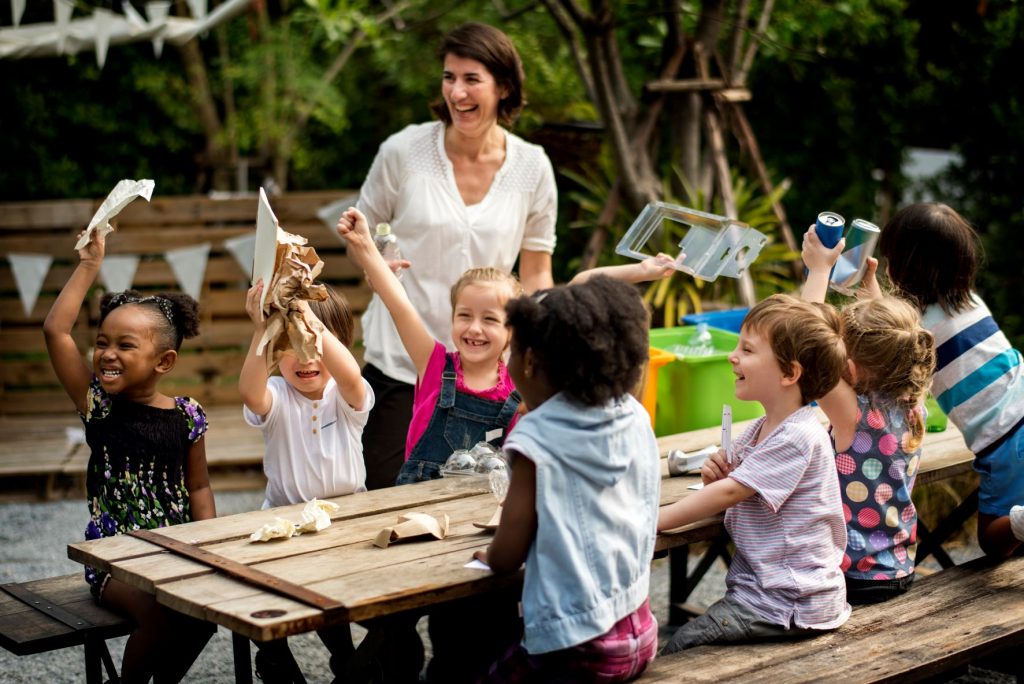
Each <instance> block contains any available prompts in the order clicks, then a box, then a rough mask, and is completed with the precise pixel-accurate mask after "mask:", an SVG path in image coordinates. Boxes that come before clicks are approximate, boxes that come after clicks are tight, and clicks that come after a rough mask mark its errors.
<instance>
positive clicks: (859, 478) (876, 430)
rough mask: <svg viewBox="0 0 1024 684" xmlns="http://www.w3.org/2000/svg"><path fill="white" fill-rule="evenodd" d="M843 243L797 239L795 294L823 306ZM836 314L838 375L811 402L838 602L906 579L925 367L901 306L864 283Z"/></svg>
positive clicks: (929, 349)
mask: <svg viewBox="0 0 1024 684" xmlns="http://www.w3.org/2000/svg"><path fill="white" fill-rule="evenodd" d="M844 246H845V243H844V242H843V241H840V243H839V244H838V245H836V247H835V248H834V249H828V248H826V247H825V246H824V245H822V244H821V240H819V239H818V236H817V234H816V233H815V230H814V227H813V226H812V227H811V228H810V229H809V230H808V231H807V234H806V235H805V236H804V247H803V257H804V263H805V264H806V266H807V269H808V275H807V282H806V284H805V285H804V288H803V298H804V299H805V300H807V301H812V302H824V300H825V293H826V290H827V288H828V279H829V273H830V272H831V269H832V267H833V265H834V264H835V262H836V260H837V259H838V258H839V255H840V254H841V253H842V250H843V248H844ZM862 295H864V298H862V299H860V300H859V301H857V302H855V303H852V304H850V305H848V306H847V307H846V308H844V309H843V310H842V314H841V316H842V319H843V339H844V341H845V343H846V352H847V358H848V361H847V364H848V367H847V372H846V373H845V374H844V378H843V379H841V380H840V381H839V383H838V384H837V385H836V387H835V388H834V389H833V390H832V391H831V392H829V393H828V394H826V395H825V396H824V397H822V398H821V399H819V400H818V405H819V406H820V407H821V408H822V410H823V411H824V412H825V415H827V416H828V418H829V422H830V423H831V424H832V428H831V430H832V442H833V445H834V446H835V452H836V461H835V462H836V470H837V471H838V473H839V484H840V491H841V492H842V495H843V512H844V514H845V516H846V526H847V537H848V539H847V548H846V554H845V555H844V557H843V571H844V572H845V574H846V595H847V600H848V601H849V602H850V603H852V604H863V603H877V602H880V601H884V600H886V599H889V598H892V597H893V596H896V595H898V594H901V593H903V592H904V591H906V590H907V588H908V587H909V586H910V583H911V582H912V581H913V579H914V555H915V552H916V547H917V510H916V509H915V508H914V502H913V501H912V500H911V494H912V492H913V489H914V479H915V477H916V476H917V470H918V466H919V464H920V460H921V441H922V439H923V438H924V430H925V424H924V411H923V402H924V396H925V394H926V393H927V391H928V386H929V384H931V375H932V370H933V369H934V367H935V346H934V340H933V338H932V334H931V333H930V332H928V331H927V330H925V329H923V328H922V327H921V325H920V315H919V314H918V313H917V311H916V310H915V309H914V307H913V306H911V305H910V304H909V303H908V302H906V301H904V300H902V299H898V298H896V297H887V296H881V294H880V293H879V292H877V289H876V288H874V287H872V286H870V285H869V286H868V287H865V288H864V289H863V290H862Z"/></svg>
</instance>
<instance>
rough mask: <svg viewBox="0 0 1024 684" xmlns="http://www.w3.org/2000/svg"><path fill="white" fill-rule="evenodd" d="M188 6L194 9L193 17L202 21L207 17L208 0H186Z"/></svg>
mask: <svg viewBox="0 0 1024 684" xmlns="http://www.w3.org/2000/svg"><path fill="white" fill-rule="evenodd" d="M186 1H187V2H188V8H189V9H190V10H192V18H193V19H195V20H196V21H202V20H203V19H205V18H206V0H186Z"/></svg>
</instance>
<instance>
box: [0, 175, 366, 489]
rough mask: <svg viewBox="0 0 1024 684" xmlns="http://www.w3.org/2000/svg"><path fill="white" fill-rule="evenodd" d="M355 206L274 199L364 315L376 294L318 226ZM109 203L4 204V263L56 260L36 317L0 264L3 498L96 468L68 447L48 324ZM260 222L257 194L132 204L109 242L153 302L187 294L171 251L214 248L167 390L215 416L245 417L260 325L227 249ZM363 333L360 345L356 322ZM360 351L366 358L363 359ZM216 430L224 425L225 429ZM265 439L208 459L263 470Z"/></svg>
mask: <svg viewBox="0 0 1024 684" xmlns="http://www.w3.org/2000/svg"><path fill="white" fill-rule="evenodd" d="M157 190H158V191H159V188H158V189H157ZM354 195H355V192H354V191H346V190H337V191H325V192H306V193H291V194H287V195H282V196H279V197H274V198H272V199H271V203H272V205H273V207H274V210H275V212H276V214H277V217H278V219H279V221H280V223H281V226H282V227H283V228H284V229H285V230H288V231H290V232H293V233H297V234H299V235H302V236H304V237H306V238H307V239H309V241H310V244H312V245H313V246H314V247H315V248H316V250H317V253H318V254H319V255H320V257H321V258H322V259H323V261H324V265H325V268H324V271H323V274H322V275H321V279H322V280H324V281H325V282H328V283H330V284H331V285H333V286H335V287H336V289H338V290H339V291H340V292H341V293H342V294H343V295H344V296H345V297H346V298H347V299H348V302H349V305H350V306H351V308H352V310H353V312H354V313H355V314H357V315H358V314H359V313H361V312H362V311H363V310H364V309H365V308H366V305H367V304H368V303H369V299H370V294H371V293H370V290H369V288H368V287H367V286H366V284H365V283H364V282H363V277H362V272H361V270H360V269H358V268H357V267H356V266H354V265H353V264H352V263H351V261H350V260H349V259H348V258H347V257H346V256H345V250H344V246H343V244H342V242H341V240H340V239H339V238H338V236H337V235H336V234H335V233H334V231H333V230H332V229H330V228H328V227H327V226H325V225H324V224H323V222H322V221H320V219H318V218H317V216H316V212H317V211H318V210H319V209H321V208H322V207H323V206H325V205H327V204H329V203H331V202H334V201H337V200H339V199H341V198H344V197H352V196H354ZM101 201H102V198H97V199H91V200H60V201H52V202H26V203H6V204H0V257H6V255H7V254H10V253H12V252H13V253H34V254H49V255H51V256H52V257H53V259H54V261H53V264H52V266H51V267H50V270H49V272H48V274H47V276H46V279H45V281H44V283H43V288H42V292H41V293H40V296H39V298H38V300H37V301H36V304H35V306H34V307H33V310H32V311H31V312H30V313H29V314H28V315H26V314H25V312H24V310H23V309H22V305H21V302H20V299H19V297H18V292H17V288H16V286H15V282H14V277H13V274H12V272H11V268H10V264H9V262H8V260H7V259H6V258H0V423H3V425H2V426H0V427H2V428H3V429H0V490H2V489H8V488H9V485H10V484H11V483H14V482H15V479H14V478H18V479H20V481H21V482H20V486H21V487H22V488H23V487H24V486H25V484H26V483H27V482H28V480H29V479H30V478H33V477H34V478H36V484H39V481H40V480H41V481H42V482H41V485H39V489H40V490H42V492H43V493H44V495H45V494H46V493H51V495H52V489H53V483H54V481H55V480H57V479H59V478H61V477H62V476H64V475H72V476H74V475H76V474H80V473H81V472H83V470H82V469H83V467H84V460H87V458H88V450H87V449H84V448H75V446H74V445H73V444H69V443H68V441H67V438H66V437H65V434H64V430H63V427H64V426H65V425H67V426H74V427H79V428H80V427H81V423H80V422H78V421H77V418H76V416H75V413H74V408H73V406H72V403H71V401H70V400H69V399H68V397H67V396H66V395H65V394H64V391H63V389H62V388H61V387H60V385H59V383H58V382H57V378H56V375H55V374H54V372H53V369H52V368H51V366H50V362H49V359H48V357H47V354H46V347H45V343H44V340H43V335H42V322H43V319H44V318H45V317H46V314H47V312H48V311H49V309H50V306H51V305H52V304H53V301H54V299H55V298H56V296H57V294H58V293H59V291H60V289H61V288H62V287H63V285H64V283H65V282H66V281H67V279H68V277H69V276H70V275H71V272H72V270H73V269H74V267H75V266H76V264H77V262H78V257H77V254H76V253H75V251H74V249H73V247H74V238H75V235H76V234H77V232H78V231H80V230H81V229H82V228H84V227H85V226H86V225H87V224H88V222H89V219H90V218H92V215H93V212H94V211H95V209H96V208H97V207H98V206H99V203H100V202H101ZM255 221H256V196H255V195H251V196H246V197H236V198H230V199H210V198H206V197H160V196H155V197H154V198H153V201H152V202H148V203H147V202H145V201H141V200H139V201H136V202H133V203H132V204H130V205H129V206H128V207H127V208H126V209H125V210H124V211H123V212H122V213H121V214H120V215H119V216H118V217H117V218H116V219H115V221H114V224H115V228H116V230H115V231H114V232H113V233H111V234H110V235H109V236H108V238H107V253H108V254H110V255H115V254H135V255H139V256H141V261H140V263H139V267H138V270H137V272H136V274H135V279H134V285H133V286H134V287H135V289H137V290H140V291H142V292H145V293H152V292H157V291H160V290H174V291H180V286H179V285H178V283H177V281H176V279H175V277H174V273H173V271H172V270H171V267H170V264H169V263H168V262H167V261H166V259H165V258H164V256H163V253H164V252H165V251H166V250H169V249H173V248H176V247H187V246H190V245H198V244H201V243H204V242H208V243H210V245H211V248H210V255H209V261H208V263H207V268H206V272H205V276H204V280H203V285H202V292H201V295H200V298H199V304H200V316H201V322H200V335H199V337H197V338H195V339H192V340H187V341H186V342H185V344H184V346H183V347H182V350H181V353H180V355H179V358H178V363H177V365H176V366H175V369H174V371H173V372H172V373H171V374H170V375H169V376H168V377H167V379H166V380H165V381H164V382H163V383H162V384H161V387H162V388H163V389H164V391H166V392H168V393H173V394H176V395H189V396H192V397H195V398H196V399H198V400H199V402H200V403H202V404H203V406H204V407H205V408H207V409H208V411H213V410H214V409H215V408H216V407H225V408H227V407H230V408H232V409H237V410H238V411H239V412H240V407H241V399H240V397H239V395H238V374H239V371H240V370H241V367H242V361H243V360H244V358H245V352H246V350H247V349H248V347H249V342H250V340H251V338H252V323H251V322H250V321H249V319H248V316H247V315H246V313H245V292H246V289H247V288H248V283H249V273H247V272H246V271H245V270H244V269H243V268H242V267H241V266H240V265H239V264H238V262H237V261H236V260H235V258H234V257H233V256H232V255H231V253H230V251H229V250H228V249H227V248H226V247H225V244H224V241H225V240H227V239H230V238H233V237H237V236H239V235H243V234H245V233H249V232H251V231H253V229H254V225H255ZM101 294H102V287H101V283H100V282H97V287H96V288H94V291H93V292H92V293H91V295H90V297H89V298H88V299H87V301H86V306H84V307H82V312H81V315H80V317H79V320H78V324H77V326H76V327H75V331H74V335H75V338H76V340H77V341H78V345H79V348H80V349H81V350H82V352H83V353H86V352H87V350H88V349H89V348H90V347H91V345H92V340H93V337H94V336H95V330H96V323H97V318H98V313H99V311H98V304H99V297H100V295H101ZM356 323H357V327H356V337H357V339H358V337H359V335H360V332H359V328H358V317H357V319H356ZM353 351H354V352H355V353H356V356H357V358H361V349H360V348H356V349H354V350H353ZM51 417H55V418H51ZM235 422H236V421H233V420H232V421H230V422H228V423H227V424H229V425H235ZM240 422H241V417H240V414H239V416H238V420H237V423H239V424H240ZM213 424H214V425H217V426H223V425H224V424H225V423H224V421H220V420H218V421H217V422H215V423H213ZM218 432H219V430H218ZM221 434H224V433H221ZM225 436H227V435H225ZM255 437H256V440H255V441H247V440H246V439H245V438H243V439H242V440H241V441H236V440H234V439H227V440H224V442H223V443H222V444H221V445H220V447H218V448H216V449H215V448H213V446H214V445H213V443H214V441H215V440H217V439H219V437H218V436H217V433H215V432H211V436H210V443H209V444H208V448H207V454H208V457H209V458H210V459H211V462H216V461H217V459H218V458H220V456H219V454H218V453H217V452H218V451H219V450H224V452H225V453H224V456H223V460H224V461H225V462H226V461H234V462H235V463H236V464H249V465H258V464H260V463H261V461H262V458H263V444H262V440H261V439H259V436H258V435H255ZM254 446H255V447H256V448H253V447H254ZM83 459H84V460H83ZM5 478H6V479H5ZM5 485H7V486H5Z"/></svg>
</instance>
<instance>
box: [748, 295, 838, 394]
mask: <svg viewBox="0 0 1024 684" xmlns="http://www.w3.org/2000/svg"><path fill="white" fill-rule="evenodd" d="M743 327H744V328H750V329H752V330H755V331H757V332H758V333H759V334H761V335H763V336H764V337H766V338H767V339H768V343H769V345H770V346H771V348H772V353H773V354H775V360H776V361H778V363H779V367H780V368H781V369H782V371H783V372H784V373H791V372H792V371H793V366H794V364H799V366H800V368H801V369H802V371H803V372H802V373H801V374H800V379H799V380H798V381H797V386H798V387H799V388H800V397H801V399H802V401H803V403H804V404H809V403H811V402H812V401H814V400H815V399H820V398H821V397H823V396H825V395H826V394H828V393H829V392H830V391H831V390H832V389H833V388H834V387H835V386H836V385H837V384H838V383H839V379H840V378H841V377H842V374H843V370H844V369H845V368H846V346H845V345H844V344H843V336H842V320H841V319H840V318H839V314H838V313H837V312H836V310H835V309H833V308H832V307H831V306H826V305H824V304H816V303H811V302H805V301H803V300H802V299H797V298H796V297H793V296H791V295H785V294H777V295H772V296H771V297H768V298H767V299H765V300H763V301H761V302H759V303H758V304H757V305H756V306H754V308H752V309H751V310H750V313H748V314H747V316H746V318H745V319H744V320H743Z"/></svg>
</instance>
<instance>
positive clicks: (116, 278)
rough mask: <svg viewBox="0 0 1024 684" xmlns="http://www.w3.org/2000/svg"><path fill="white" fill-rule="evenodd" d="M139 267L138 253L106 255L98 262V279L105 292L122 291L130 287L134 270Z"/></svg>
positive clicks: (133, 277) (133, 278)
mask: <svg viewBox="0 0 1024 684" xmlns="http://www.w3.org/2000/svg"><path fill="white" fill-rule="evenodd" d="M138 268H139V255H138V254H118V255H115V256H108V257H106V258H105V259H103V263H102V264H100V279H101V280H102V281H103V285H104V287H106V288H107V292H124V291H125V290H130V289H132V281H133V280H135V271H136V270H137V269H138Z"/></svg>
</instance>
